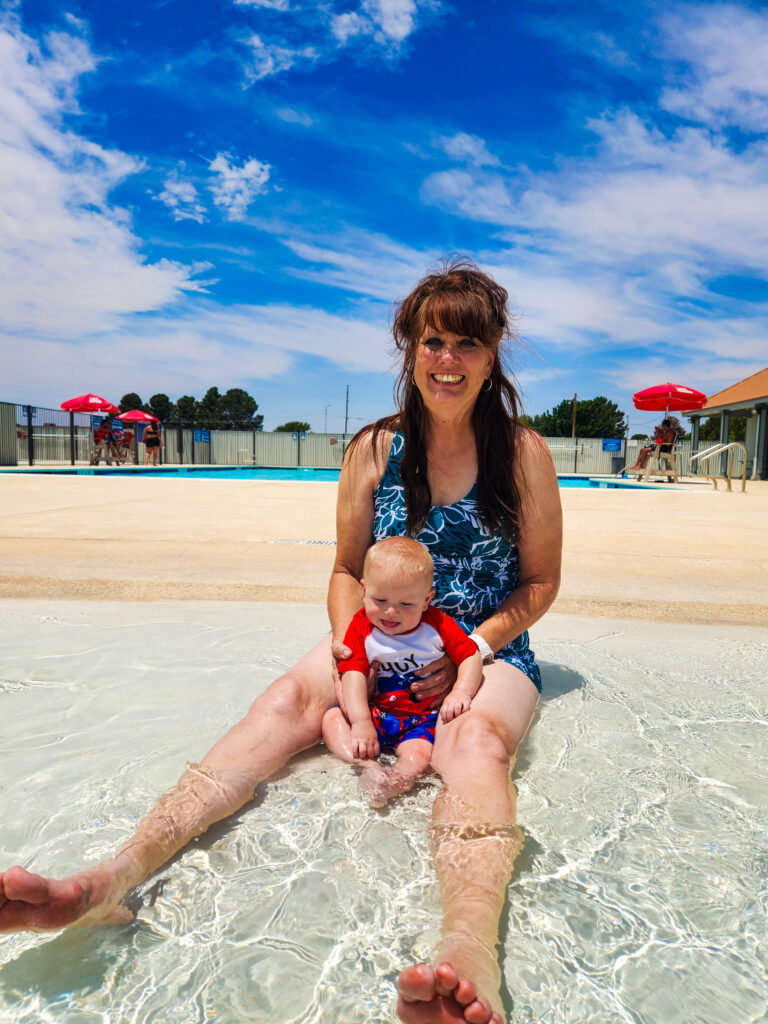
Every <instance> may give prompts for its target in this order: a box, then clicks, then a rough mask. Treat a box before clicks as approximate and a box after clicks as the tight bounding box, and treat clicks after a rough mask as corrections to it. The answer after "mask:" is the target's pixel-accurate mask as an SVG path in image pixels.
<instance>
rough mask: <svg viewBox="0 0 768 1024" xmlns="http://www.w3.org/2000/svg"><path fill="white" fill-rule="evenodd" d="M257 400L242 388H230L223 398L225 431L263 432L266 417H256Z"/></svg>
mask: <svg viewBox="0 0 768 1024" xmlns="http://www.w3.org/2000/svg"><path fill="white" fill-rule="evenodd" d="M258 408H259V406H258V404H257V402H256V401H255V399H253V398H252V397H251V396H250V395H249V394H248V392H247V391H243V389H242V388H230V389H229V391H226V392H225V393H224V394H223V395H222V396H221V402H220V409H221V420H222V426H223V427H224V429H225V430H261V429H262V427H263V425H264V417H263V416H261V415H259V416H257V415H256V410H257V409H258Z"/></svg>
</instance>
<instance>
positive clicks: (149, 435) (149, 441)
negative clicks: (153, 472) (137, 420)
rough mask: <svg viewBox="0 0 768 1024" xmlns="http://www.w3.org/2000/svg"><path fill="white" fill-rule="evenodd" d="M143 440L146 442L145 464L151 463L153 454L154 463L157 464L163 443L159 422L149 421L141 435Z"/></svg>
mask: <svg viewBox="0 0 768 1024" xmlns="http://www.w3.org/2000/svg"><path fill="white" fill-rule="evenodd" d="M141 440H142V442H143V443H144V449H145V455H144V465H145V466H148V465H149V458H150V455H151V456H152V465H153V466H156V465H157V455H158V452H159V451H160V446H161V445H162V443H163V441H162V437H161V436H160V428H159V426H158V425H157V423H154V422H152V423H148V424H147V425H146V427H144V433H143V434H142V435H141Z"/></svg>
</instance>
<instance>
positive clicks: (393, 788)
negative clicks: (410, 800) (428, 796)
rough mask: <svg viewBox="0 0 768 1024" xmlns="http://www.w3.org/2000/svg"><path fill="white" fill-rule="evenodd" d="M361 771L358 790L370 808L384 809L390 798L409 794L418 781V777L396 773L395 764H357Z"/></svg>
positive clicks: (377, 762) (376, 762)
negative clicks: (359, 789) (361, 792)
mask: <svg viewBox="0 0 768 1024" xmlns="http://www.w3.org/2000/svg"><path fill="white" fill-rule="evenodd" d="M358 763H359V764H360V766H361V768H362V769H363V771H362V774H361V776H360V788H361V789H362V791H363V793H364V795H365V799H366V800H367V801H368V803H369V804H370V806H371V807H386V805H387V804H388V803H389V801H390V800H391V799H392V797H395V796H401V795H402V794H403V793H410V791H411V790H412V789H413V787H414V786H415V785H416V783H417V782H418V780H419V777H420V776H419V775H412V774H404V773H402V772H400V771H398V767H397V764H396V763H395V764H394V765H386V764H381V763H380V762H379V761H360V762H358Z"/></svg>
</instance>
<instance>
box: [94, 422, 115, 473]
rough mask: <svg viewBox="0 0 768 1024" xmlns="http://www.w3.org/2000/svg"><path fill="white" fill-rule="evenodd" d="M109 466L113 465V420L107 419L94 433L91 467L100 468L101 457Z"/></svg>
mask: <svg viewBox="0 0 768 1024" xmlns="http://www.w3.org/2000/svg"><path fill="white" fill-rule="evenodd" d="M102 455H103V456H104V461H105V462H106V464H107V465H108V466H111V465H112V420H111V419H110V418H109V417H108V416H107V417H105V418H104V419H103V420H102V421H101V423H100V424H99V426H98V427H96V429H95V430H94V432H93V455H92V456H91V465H92V466H98V464H99V462H101V457H102Z"/></svg>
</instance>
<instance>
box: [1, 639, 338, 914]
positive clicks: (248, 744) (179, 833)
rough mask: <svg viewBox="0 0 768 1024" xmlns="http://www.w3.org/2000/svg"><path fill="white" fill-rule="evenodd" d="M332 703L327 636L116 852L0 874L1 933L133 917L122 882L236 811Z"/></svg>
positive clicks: (305, 743) (301, 744) (300, 745)
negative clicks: (92, 861) (62, 870)
mask: <svg viewBox="0 0 768 1024" xmlns="http://www.w3.org/2000/svg"><path fill="white" fill-rule="evenodd" d="M334 703H335V697H334V689H333V680H332V677H331V650H330V640H329V639H326V640H323V641H322V642H321V643H320V644H318V645H317V647H315V648H313V650H311V651H310V652H309V654H307V655H305V656H304V657H303V658H302V659H301V661H299V662H298V664H296V665H295V666H294V668H292V669H291V670H290V671H289V672H287V673H286V674H285V675H284V676H281V677H280V678H279V679H277V680H276V681H275V682H274V683H272V685H271V686H270V687H269V689H268V690H266V691H265V692H264V693H263V694H261V695H260V696H259V697H257V698H256V700H255V701H254V703H253V705H252V706H251V709H250V711H249V712H248V714H247V715H246V716H245V718H243V719H242V721H240V722H238V723H237V725H235V726H234V727H233V728H232V729H230V731H229V732H228V733H227V734H226V735H225V736H224V737H223V738H222V739H220V740H219V742H218V743H216V745H215V746H214V747H212V748H211V750H210V751H209V752H208V753H207V754H206V755H205V757H204V758H203V759H202V761H201V762H200V763H199V764H190V765H188V766H187V768H186V770H185V771H184V773H183V774H182V776H181V778H180V779H179V781H178V783H177V784H176V786H174V788H173V789H171V790H169V792H167V793H166V794H165V795H164V796H162V797H161V798H160V801H159V803H158V804H157V806H156V807H155V808H154V809H153V810H152V811H150V812H149V814H148V815H147V817H146V818H144V820H143V821H142V822H141V823H140V824H139V826H138V828H137V829H136V831H135V832H134V834H133V835H132V836H131V838H130V839H129V840H128V842H127V843H126V844H125V845H124V846H122V847H121V848H120V849H119V850H118V851H117V853H116V854H115V856H114V857H113V858H112V860H110V861H106V862H105V863H103V864H99V865H96V866H95V867H92V868H87V869H86V870H85V871H82V872H80V873H78V874H76V875H72V876H71V877H69V878H67V879H65V880H63V881H56V880H52V879H45V878H41V877H40V876H39V875H32V874H30V873H29V872H28V871H25V870H24V868H20V867H14V868H10V869H9V870H8V871H6V872H5V873H3V874H0V931H18V930H22V929H26V928H32V929H46V928H63V927H64V926H65V925H69V924H74V923H75V922H79V923H81V924H90V923H93V922H96V921H103V920H107V919H109V920H111V921H116V920H127V919H130V916H131V915H130V914H129V912H128V911H127V910H125V908H123V907H120V906H119V903H120V900H121V899H122V898H123V896H124V895H125V894H126V893H127V892H128V890H129V889H131V888H133V887H134V886H135V885H138V884H139V883H140V882H141V881H143V880H144V879H145V878H146V877H147V875H149V874H151V873H152V872H153V871H155V870H156V869H157V868H159V867H160V865H161V864H164V863H165V861H167V860H168V859H169V858H170V857H172V856H173V854H174V853H176V851H177V850H180V849H181V848H182V847H183V846H186V844H187V843H188V842H189V841H190V839H192V838H193V837H195V836H199V835H201V834H202V833H203V832H205V831H206V829H207V828H208V827H209V826H210V825H212V824H213V823H214V822H216V821H220V820H221V819H222V818H226V817H227V816H228V815H230V814H234V812H235V811H237V810H238V809H239V808H240V807H242V805H243V804H244V803H246V802H247V801H248V800H250V799H251V798H252V796H253V793H254V789H255V788H256V785H257V784H258V783H259V782H260V781H261V780H262V779H266V778H268V777H269V776H270V775H272V774H273V773H274V772H275V771H277V769H278V768H280V767H282V765H284V764H285V762H286V761H288V760H289V758H291V757H293V755H294V754H297V753H298V752H299V751H300V750H305V749H306V748H307V747H311V746H313V745H314V744H315V743H317V742H318V741H319V739H320V726H321V722H322V719H323V714H324V713H325V711H326V710H327V709H328V708H329V707H330V706H331V705H333V704H334Z"/></svg>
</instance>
